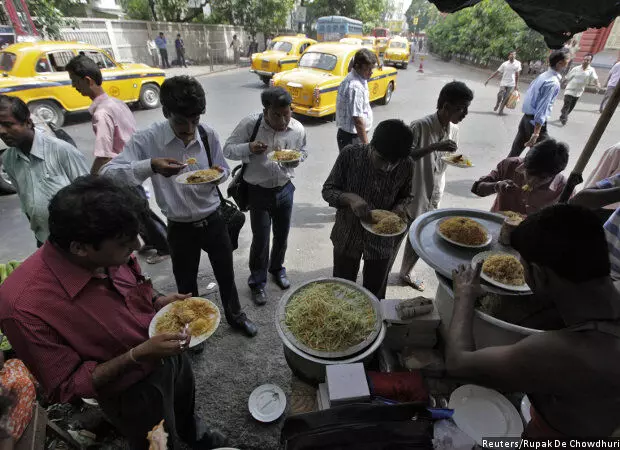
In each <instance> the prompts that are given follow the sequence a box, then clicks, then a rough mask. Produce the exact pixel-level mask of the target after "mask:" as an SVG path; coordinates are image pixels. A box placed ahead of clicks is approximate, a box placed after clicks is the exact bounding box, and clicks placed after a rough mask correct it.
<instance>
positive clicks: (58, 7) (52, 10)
mask: <svg viewBox="0 0 620 450" xmlns="http://www.w3.org/2000/svg"><path fill="white" fill-rule="evenodd" d="M26 3H27V5H28V10H29V11H30V15H31V16H32V17H34V22H35V25H36V27H37V30H38V31H39V32H41V33H43V35H44V36H47V37H49V38H52V39H60V37H61V36H60V29H61V28H62V27H66V26H74V25H75V23H74V21H72V20H71V19H67V18H66V16H70V15H71V14H70V11H71V8H72V7H74V6H75V5H77V4H78V0H27V2H26Z"/></svg>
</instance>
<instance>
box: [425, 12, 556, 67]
mask: <svg viewBox="0 0 620 450" xmlns="http://www.w3.org/2000/svg"><path fill="white" fill-rule="evenodd" d="M427 31H428V38H429V42H430V44H431V46H432V49H433V51H435V52H437V53H439V54H440V55H441V56H444V57H450V56H452V55H453V54H467V55H471V56H473V57H475V58H476V59H477V60H479V61H481V62H486V61H488V59H489V58H490V57H498V58H503V57H505V56H506V55H508V52H510V51H511V50H517V52H518V54H519V59H521V60H523V61H529V60H533V59H544V58H545V57H546V55H547V53H548V48H547V46H546V44H545V42H544V39H543V37H542V35H541V34H540V33H538V32H535V31H533V30H531V29H529V28H528V26H527V25H526V24H525V22H524V21H523V19H521V18H520V17H519V16H518V15H517V13H515V12H514V11H513V10H512V9H511V8H510V7H509V6H508V4H507V3H505V2H504V1H503V0H484V1H482V2H481V3H478V4H477V5H476V6H474V7H471V8H465V9H463V10H461V11H458V12H456V13H453V14H449V15H447V16H446V17H445V18H443V19H441V20H439V21H438V22H437V23H436V24H435V25H433V26H431V27H430V28H429V29H428V30H427Z"/></svg>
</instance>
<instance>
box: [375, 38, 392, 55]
mask: <svg viewBox="0 0 620 450" xmlns="http://www.w3.org/2000/svg"><path fill="white" fill-rule="evenodd" d="M388 40H389V38H386V37H378V38H377V39H376V40H375V50H376V51H377V52H378V53H379V56H383V54H384V53H385V50H386V49H387V46H388Z"/></svg>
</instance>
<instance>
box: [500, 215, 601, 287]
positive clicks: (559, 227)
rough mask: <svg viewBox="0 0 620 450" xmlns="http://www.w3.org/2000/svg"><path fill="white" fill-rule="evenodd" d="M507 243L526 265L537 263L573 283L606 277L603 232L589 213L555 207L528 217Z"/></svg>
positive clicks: (596, 219)
mask: <svg viewBox="0 0 620 450" xmlns="http://www.w3.org/2000/svg"><path fill="white" fill-rule="evenodd" d="M510 244H511V245H512V247H513V248H514V249H515V250H517V251H518V252H519V253H520V254H521V257H522V258H523V259H524V260H525V261H526V262H527V263H528V264H532V263H535V264H538V265H539V266H542V267H547V268H549V269H551V270H553V271H554V272H555V273H556V274H558V275H559V276H561V277H562V278H565V279H567V280H570V281H572V282H574V283H584V282H586V281H591V280H596V279H598V278H603V277H607V276H609V273H610V263H609V249H608V246H607V240H606V238H605V230H604V229H603V227H602V226H601V221H600V219H599V218H598V217H597V216H596V214H594V213H593V212H592V211H590V210H588V209H586V208H583V207H581V206H575V205H567V204H558V205H554V206H550V207H548V208H545V209H543V210H541V211H538V212H536V213H534V214H531V215H529V216H528V217H527V218H526V219H525V220H524V221H523V222H522V223H521V224H520V225H519V226H518V227H517V228H516V229H515V230H514V231H513V232H512V234H511V237H510Z"/></svg>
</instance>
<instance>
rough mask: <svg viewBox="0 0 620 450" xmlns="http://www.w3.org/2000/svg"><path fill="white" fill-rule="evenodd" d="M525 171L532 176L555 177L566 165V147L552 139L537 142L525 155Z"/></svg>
mask: <svg viewBox="0 0 620 450" xmlns="http://www.w3.org/2000/svg"><path fill="white" fill-rule="evenodd" d="M524 164H525V170H527V173H528V174H530V175H534V176H541V175H547V176H552V175H553V176H555V175H557V174H558V173H560V172H562V171H563V170H564V169H566V166H567V165H568V145H567V144H565V143H564V142H558V141H556V140H555V139H553V138H548V139H545V140H544V141H541V142H539V143H538V144H536V145H535V146H534V147H532V148H531V149H530V151H529V152H527V155H525V160H524Z"/></svg>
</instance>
